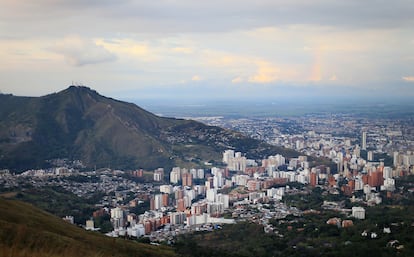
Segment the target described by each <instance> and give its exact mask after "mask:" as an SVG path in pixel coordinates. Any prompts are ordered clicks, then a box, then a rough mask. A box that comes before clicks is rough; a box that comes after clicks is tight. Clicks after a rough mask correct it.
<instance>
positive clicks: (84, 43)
mask: <svg viewBox="0 0 414 257" xmlns="http://www.w3.org/2000/svg"><path fill="white" fill-rule="evenodd" d="M51 50H52V51H53V52H55V53H57V54H61V55H62V56H64V58H65V60H66V61H67V62H68V63H69V64H70V65H73V66H84V65H88V64H97V63H104V62H113V61H115V60H116V59H117V57H116V56H115V55H114V54H113V53H111V52H110V51H108V50H107V49H106V48H104V47H103V46H100V45H97V44H96V43H95V42H94V41H92V40H86V39H82V38H80V37H78V36H71V37H66V38H64V39H63V40H60V41H58V42H57V43H56V44H55V45H54V46H53V47H51Z"/></svg>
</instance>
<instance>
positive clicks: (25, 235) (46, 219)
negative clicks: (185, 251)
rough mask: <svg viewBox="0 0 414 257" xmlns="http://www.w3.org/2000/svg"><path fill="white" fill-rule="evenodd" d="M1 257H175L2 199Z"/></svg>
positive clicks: (160, 248)
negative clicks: (88, 229)
mask: <svg viewBox="0 0 414 257" xmlns="http://www.w3.org/2000/svg"><path fill="white" fill-rule="evenodd" d="M0 210H1V211H0V256H18V257H26V256H27V257H29V256H30V257H40V256H42V257H57V256H59V257H75V256H91V257H94V256H96V257H98V256H99V257H106V256H108V257H109V256H119V257H123V256H125V257H127V256H128V257H129V256H137V257H139V256H175V253H174V251H173V250H172V249H171V248H168V247H163V246H152V245H147V244H141V243H137V242H134V241H130V240H124V239H115V238H109V237H106V236H104V235H102V234H100V233H97V232H89V231H86V230H84V229H82V228H79V227H77V226H76V225H72V224H69V223H67V222H65V221H63V220H62V219H60V218H58V217H56V216H53V215H51V214H49V213H47V212H44V211H42V210H40V209H37V208H35V207H33V206H32V205H30V204H27V203H23V202H20V201H16V200H10V199H5V198H3V197H0Z"/></svg>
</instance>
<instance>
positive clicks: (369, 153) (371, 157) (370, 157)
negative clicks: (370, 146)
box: [367, 151, 374, 161]
mask: <svg viewBox="0 0 414 257" xmlns="http://www.w3.org/2000/svg"><path fill="white" fill-rule="evenodd" d="M367 160H368V161H373V160H374V153H373V152H372V151H368V153H367Z"/></svg>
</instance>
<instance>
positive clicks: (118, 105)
mask: <svg viewBox="0 0 414 257" xmlns="http://www.w3.org/2000/svg"><path fill="white" fill-rule="evenodd" d="M227 148H234V149H236V150H238V151H242V152H245V153H248V154H249V157H253V158H254V157H258V158H260V157H262V155H267V154H276V153H283V154H285V155H287V156H295V155H297V154H298V153H297V152H295V151H291V150H286V149H284V148H277V147H274V146H269V145H267V144H265V143H263V142H260V141H257V140H253V139H250V138H247V137H245V136H242V135H241V134H240V133H236V132H234V131H229V130H224V129H222V128H218V127H212V126H207V125H204V124H202V123H199V122H195V121H189V120H180V119H173V118H164V117H158V116H156V115H154V114H152V113H150V112H147V111H145V110H144V109H142V108H140V107H138V106H136V105H134V104H131V103H126V102H122V101H118V100H114V99H111V98H107V97H104V96H101V95H99V94H98V93H97V92H96V91H94V90H91V89H89V88H87V87H78V86H70V87H69V88H67V89H66V90H63V91H61V92H58V93H54V94H50V95H46V96H42V97H20V96H13V95H5V94H0V169H1V168H9V169H13V170H23V169H28V168H37V167H43V166H44V165H45V160H50V159H55V158H68V159H72V160H74V159H80V160H82V161H83V163H84V164H86V165H88V166H90V167H94V166H96V167H112V168H147V169H152V168H157V167H171V166H173V165H185V164H186V163H187V164H188V163H189V162H194V163H197V162H201V163H203V162H204V161H207V160H215V161H220V159H221V153H222V151H223V150H225V149H227Z"/></svg>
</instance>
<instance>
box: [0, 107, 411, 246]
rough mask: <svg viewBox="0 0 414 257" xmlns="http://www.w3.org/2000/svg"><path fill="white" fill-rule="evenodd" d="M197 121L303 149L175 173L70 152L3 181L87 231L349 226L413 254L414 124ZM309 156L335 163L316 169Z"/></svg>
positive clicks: (165, 233) (164, 233) (169, 240)
mask: <svg viewBox="0 0 414 257" xmlns="http://www.w3.org/2000/svg"><path fill="white" fill-rule="evenodd" d="M193 119H195V120H198V121H202V122H204V123H206V124H209V125H215V126H220V127H224V128H229V129H232V130H237V131H240V132H243V133H244V134H246V135H249V136H251V137H253V138H257V139H261V140H264V141H266V142H268V143H270V144H274V145H278V146H283V147H287V148H291V149H295V150H297V151H299V152H301V153H302V154H303V155H300V156H297V157H296V158H287V157H285V156H282V155H280V154H277V153H275V154H274V155H273V156H263V157H262V159H261V160H253V159H249V156H246V155H245V154H244V153H241V152H236V151H234V150H232V149H229V150H226V151H225V152H224V153H223V159H222V163H214V165H213V164H212V163H208V162H207V161H206V163H205V165H203V166H202V167H194V168H187V167H174V168H172V169H170V170H166V169H165V168H164V167H160V168H158V169H156V170H142V169H140V168H139V167H137V169H136V170H114V169H110V168H107V169H98V170H85V168H84V167H83V165H82V163H81V162H80V161H69V160H64V159H63V160H54V161H53V162H54V166H56V167H55V168H51V169H47V170H27V171H25V172H23V173H21V174H13V173H11V172H9V171H8V170H2V171H0V188H1V190H2V191H3V193H4V194H7V193H9V194H15V195H14V197H16V198H17V199H22V200H25V201H29V202H32V203H35V204H36V203H41V207H43V208H44V209H46V210H48V211H50V212H52V213H55V214H56V215H59V216H61V217H62V218H63V219H65V220H67V221H68V222H71V223H74V224H77V225H80V226H83V227H84V228H85V229H87V230H97V231H100V232H101V233H105V234H106V235H107V236H110V237H125V238H129V239H138V240H140V241H144V242H150V243H152V244H170V245H174V244H179V243H180V242H181V241H180V238H181V240H184V239H185V238H186V236H187V235H197V234H199V233H215V232H211V231H221V230H223V229H226V228H229V227H231V226H229V225H227V224H234V225H232V226H237V224H246V223H248V224H252V223H255V224H259V225H260V226H262V228H263V232H264V233H265V234H268V235H272V236H274V237H275V238H279V239H280V240H283V239H284V238H288V237H292V235H291V234H292V233H294V234H296V235H299V234H300V233H302V234H304V235H308V236H309V235H312V236H310V237H315V236H316V235H319V233H326V234H327V235H328V236H329V235H331V234H329V233H333V234H332V235H336V234H335V233H339V234H340V233H342V231H346V230H349V231H354V232H353V234H352V237H349V239H348V240H347V241H346V242H343V243H346V244H352V243H356V242H357V241H361V240H367V241H369V240H377V241H378V240H383V242H382V244H383V247H384V249H388V251H394V252H402V253H404V251H407V249H410V248H411V250H410V251H411V252H412V246H413V243H414V242H413V241H412V239H407V238H406V237H403V236H402V235H401V233H402V231H405V232H407V231H408V232H407V233H412V232H413V226H414V220H413V218H412V217H408V218H407V217H405V216H404V217H401V215H400V216H398V215H397V214H395V213H394V212H395V210H398V209H402V208H403V207H402V206H406V205H412V203H414V202H413V193H414V179H413V178H412V174H414V120H412V119H411V120H407V119H404V120H399V119H386V118H375V119H374V118H372V119H371V118H361V117H357V116H353V115H349V114H338V115H332V114H330V115H306V116H303V117H293V118H224V117H193ZM311 157H318V158H327V159H329V160H330V161H331V162H332V164H333V165H319V166H312V165H311V164H310V161H309V158H311ZM46 199H48V200H46ZM384 208H386V209H384ZM387 211H389V212H390V213H391V214H390V215H394V216H391V217H388V216H387V215H385V214H387ZM405 211H407V210H405ZM378 212H379V213H378ZM381 213H382V214H384V215H381ZM405 214H407V213H405ZM405 214H402V215H405ZM408 214H409V213H408ZM380 218H383V220H380ZM316 219H318V222H319V223H318V222H316V221H315V220H316ZM318 224H319V225H318ZM318 226H319V227H318ZM355 228H357V229H356V230H355ZM352 229H354V230H352ZM97 233H98V232H97ZM306 233H308V234H306ZM309 233H310V234H309ZM343 233H345V232H343ZM339 234H338V235H339ZM203 235H205V234H203ZM183 238H184V239H183ZM309 240H311V239H309ZM313 244H316V242H313ZM304 245H306V247H308V248H307V249H308V250H309V247H316V246H315V245H314V246H312V242H310V241H309V242H306V240H301V241H298V242H293V241H292V240H291V241H289V244H288V246H287V247H288V248H290V249H296V248H298V247H305V246H304ZM367 245H368V246H369V244H367ZM323 247H325V248H327V249H328V248H334V245H332V244H331V245H330V244H328V243H326V244H324V245H323ZM183 249H185V247H183Z"/></svg>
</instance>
